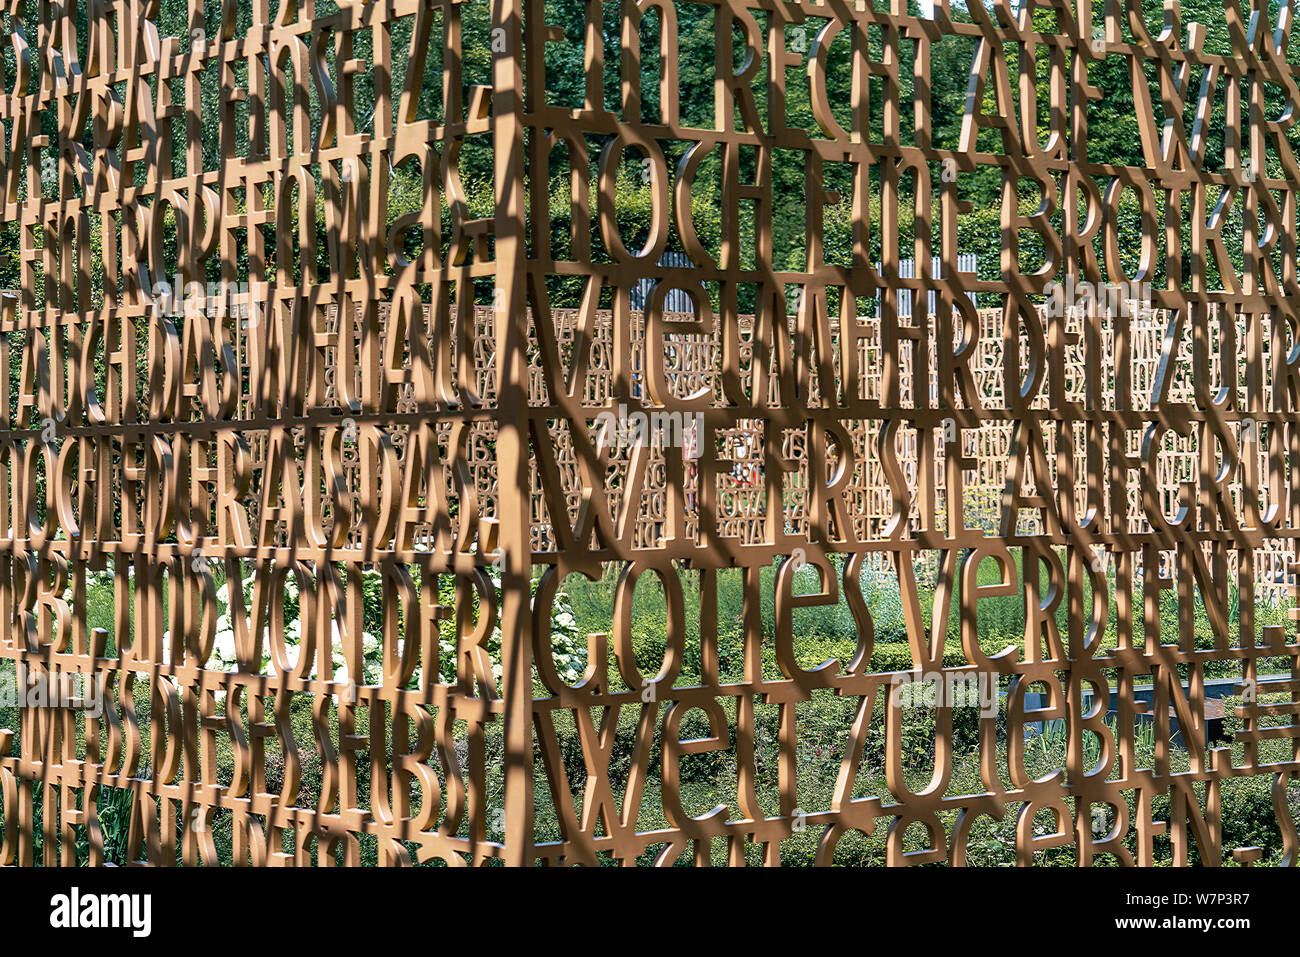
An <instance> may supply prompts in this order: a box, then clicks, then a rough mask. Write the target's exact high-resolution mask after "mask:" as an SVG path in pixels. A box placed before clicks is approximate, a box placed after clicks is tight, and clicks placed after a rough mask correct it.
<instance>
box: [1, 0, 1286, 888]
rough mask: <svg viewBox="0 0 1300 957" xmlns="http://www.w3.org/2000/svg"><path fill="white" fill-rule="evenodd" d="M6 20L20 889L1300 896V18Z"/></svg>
mask: <svg viewBox="0 0 1300 957" xmlns="http://www.w3.org/2000/svg"><path fill="white" fill-rule="evenodd" d="M3 17H4V21H5V27H6V32H7V34H8V44H7V49H5V50H4V51H3V53H2V54H0V74H2V78H3V79H2V82H3V86H4V88H5V96H4V97H3V99H0V124H2V125H3V131H2V133H3V137H2V138H3V143H4V146H3V147H2V148H3V149H4V150H5V157H6V162H5V164H4V167H3V169H4V184H5V196H4V205H3V213H2V214H0V251H5V252H6V254H7V257H8V258H7V260H6V261H5V262H4V263H2V264H0V276H9V277H11V278H10V279H9V280H7V281H6V282H5V285H6V286H8V287H10V291H6V292H4V293H3V294H2V295H0V330H2V331H3V339H2V341H0V370H3V372H4V374H5V375H6V376H7V377H8V380H7V381H8V388H7V391H6V398H5V402H4V403H3V405H2V406H0V480H2V481H3V482H4V484H5V486H6V489H7V492H8V502H9V508H8V510H7V511H6V513H5V515H6V519H5V522H4V525H3V528H2V529H0V535H2V536H3V541H2V542H0V616H3V620H4V625H5V627H4V630H3V633H2V634H0V659H3V665H4V667H3V669H0V679H3V681H0V684H2V685H3V688H0V692H3V693H4V695H5V697H4V698H3V700H0V728H3V730H0V785H2V787H0V806H2V808H3V843H2V845H0V863H5V864H12V863H16V864H20V865H31V864H36V863H45V864H74V863H90V864H101V863H105V862H110V861H111V862H115V863H129V864H188V865H194V864H201V863H202V864H216V863H232V862H234V863H248V864H258V865H268V864H296V865H311V864H316V865H354V864H362V863H378V864H381V865H389V864H399V863H428V862H439V861H441V862H445V863H448V864H456V865H463V864H485V863H490V862H493V861H502V862H505V863H507V864H515V865H521V864H538V863H544V864H588V865H592V864H638V863H643V864H646V863H653V864H660V865H667V864H674V863H678V862H694V863H696V864H708V863H715V864H723V863H725V864H732V865H743V864H780V863H792V862H806V863H818V864H829V863H843V862H850V863H862V862H867V861H870V862H873V863H884V864H890V865H910V864H922V863H929V862H941V861H947V862H950V863H952V864H955V865H962V864H968V863H969V864H976V863H995V862H1000V861H1002V860H1003V858H999V857H996V855H995V854H994V852H993V851H990V850H989V847H991V846H993V847H995V849H996V848H1005V849H1006V850H1005V859H1006V860H1009V861H1013V862H1015V863H1019V864H1026V865H1028V864H1034V863H1036V862H1039V863H1042V862H1045V861H1061V860H1065V861H1067V862H1077V863H1079V864H1090V863H1093V861H1094V860H1095V859H1096V858H1098V857H1099V856H1105V857H1108V858H1109V859H1113V860H1115V861H1118V862H1120V863H1124V864H1149V863H1152V862H1156V861H1162V860H1169V861H1172V862H1173V863H1175V864H1187V863H1196V862H1199V863H1204V864H1215V863H1219V862H1221V861H1223V860H1226V859H1231V858H1232V857H1233V856H1234V855H1235V857H1236V859H1237V860H1239V861H1243V862H1245V863H1254V862H1255V861H1256V860H1259V859H1260V858H1261V854H1260V852H1259V851H1258V850H1256V849H1254V848H1240V847H1235V846H1233V843H1232V841H1231V840H1230V839H1227V838H1225V821H1224V815H1225V813H1226V812H1225V807H1227V806H1228V805H1230V804H1231V800H1230V799H1231V797H1232V795H1234V794H1236V793H1238V791H1239V789H1240V788H1242V787H1248V786H1250V785H1252V784H1255V783H1259V784H1261V785H1262V786H1263V788H1264V791H1265V792H1266V806H1267V807H1269V808H1270V809H1271V813H1272V816H1273V823H1272V827H1273V828H1274V832H1275V837H1276V840H1275V842H1274V845H1275V846H1273V847H1271V848H1270V849H1269V850H1268V853H1269V855H1270V856H1269V862H1272V863H1286V864H1294V863H1295V862H1296V856H1297V846H1298V840H1297V831H1296V826H1295V823H1294V820H1293V817H1292V811H1291V808H1293V807H1294V806H1295V794H1296V790H1297V788H1298V787H1300V782H1296V781H1295V778H1296V775H1297V772H1298V771H1300V751H1298V750H1297V748H1298V747H1300V745H1298V744H1297V741H1300V724H1297V714H1300V703H1297V699H1298V698H1300V684H1298V682H1300V670H1298V669H1300V662H1298V659H1297V656H1298V655H1300V637H1298V636H1297V632H1296V622H1295V618H1296V616H1295V615H1294V614H1289V613H1288V609H1289V608H1290V606H1291V605H1292V604H1293V603H1294V602H1295V600H1296V597H1297V595H1298V594H1300V590H1298V589H1297V587H1296V585H1295V577H1296V573H1297V570H1298V569H1297V565H1296V553H1295V548H1294V544H1293V543H1294V542H1295V540H1296V537H1297V535H1300V485H1298V484H1297V480H1296V478H1295V475H1296V461H1297V459H1298V458H1300V417H1298V415H1297V403H1298V402H1300V348H1297V345H1296V343H1297V341H1298V339H1297V337H1298V336H1300V322H1298V320H1300V280H1298V279H1297V254H1296V235H1297V230H1296V210H1297V204H1296V200H1297V192H1298V191H1300V166H1297V163H1296V159H1295V153H1294V152H1293V148H1294V147H1295V146H1296V145H1297V141H1296V137H1295V136H1294V135H1293V131H1292V130H1291V124H1292V122H1293V121H1294V115H1295V111H1296V110H1298V109H1300V90H1298V89H1297V85H1296V84H1297V79H1298V78H1300V58H1298V57H1297V55H1296V53H1295V51H1294V50H1292V49H1291V48H1290V47H1289V46H1288V41H1289V31H1290V26H1291V20H1290V17H1289V14H1288V13H1287V12H1286V11H1285V10H1284V12H1283V14H1282V17H1283V19H1281V20H1280V21H1279V22H1277V23H1274V22H1273V21H1272V20H1271V19H1270V14H1269V13H1268V11H1267V7H1265V8H1264V9H1252V8H1248V7H1247V8H1243V7H1241V6H1239V5H1238V4H1237V3H1236V2H1235V0H1227V2H1226V5H1225V9H1224V18H1225V19H1224V21H1220V22H1218V23H1216V24H1215V32H1214V34H1213V38H1209V36H1208V34H1207V29H1206V27H1204V26H1202V25H1199V24H1196V23H1191V22H1184V18H1183V17H1182V16H1181V15H1180V13H1179V9H1178V7H1177V6H1176V5H1172V6H1170V7H1168V8H1166V9H1165V10H1164V11H1163V13H1162V12H1160V11H1158V10H1155V11H1153V10H1152V9H1147V10H1146V11H1145V12H1144V11H1143V9H1142V7H1141V4H1140V3H1139V0H1125V2H1124V3H1119V2H1115V3H1108V4H1100V3H1092V2H1090V0H1052V2H1044V0H1025V2H1021V3H1019V4H1013V3H1012V2H1011V0H992V2H990V3H989V4H987V5H983V4H980V3H971V4H970V5H969V6H963V5H961V4H952V3H950V2H949V0H930V2H929V3H921V4H920V5H918V4H917V3H911V4H908V3H905V2H903V0H621V2H617V3H610V2H601V0H388V2H386V3H383V4H379V3H372V2H360V0H337V2H331V0H302V2H290V0H286V2H284V3H280V4H276V5H272V4H271V3H269V2H268V0H226V2H224V3H218V4H215V5H214V4H212V3H204V2H203V0H188V2H186V0H174V2H165V0H96V2H93V3H87V4H79V3H77V2H75V0H70V2H66V3H63V4H61V5H60V4H49V3H45V2H38V0H6V2H5V3H4V6H3ZM1162 19H1163V24H1164V25H1163V28H1161V29H1156V28H1155V27H1153V25H1152V24H1153V23H1154V24H1156V25H1157V26H1158V25H1159V24H1160V23H1161V22H1162ZM1225 24H1226V29H1225ZM941 63H942V64H943V65H944V66H943V67H942V68H941V67H940V66H939V64H941ZM954 65H955V66H954ZM954 70H955V72H954ZM1117 77H1118V78H1120V79H1121V80H1122V82H1121V86H1122V87H1123V90H1117V89H1115V88H1114V81H1115V78H1117ZM1103 80H1104V82H1103ZM1108 84H1109V85H1108ZM1118 92H1123V94H1124V95H1125V96H1126V97H1127V96H1128V95H1130V94H1131V97H1132V99H1131V104H1132V106H1131V109H1129V110H1128V112H1129V113H1130V114H1132V115H1130V116H1129V117H1128V118H1127V120H1126V122H1128V123H1129V124H1131V125H1130V126H1128V127H1125V128H1126V129H1130V130H1132V131H1134V136H1133V137H1132V139H1133V142H1132V143H1130V144H1126V146H1125V148H1131V149H1132V150H1133V151H1134V155H1138V156H1141V157H1142V161H1143V165H1141V166H1135V165H1122V164H1117V163H1113V162H1110V161H1109V160H1106V161H1103V159H1099V158H1098V155H1099V154H1098V153H1097V152H1096V151H1093V152H1090V149H1089V138H1090V131H1091V132H1092V134H1093V137H1094V138H1095V137H1096V136H1097V134H1098V133H1099V132H1106V130H1105V128H1104V126H1103V119H1102V118H1101V117H1103V116H1111V117H1113V114H1114V111H1113V110H1111V111H1110V112H1108V113H1099V112H1098V111H1099V110H1102V109H1103V108H1104V107H1105V105H1106V104H1107V103H1108V102H1109V99H1110V98H1111V97H1113V96H1115V95H1116V94H1117V93H1118ZM954 103H955V106H954V105H953V104H954ZM1134 115H1135V119H1134ZM1216 124H1217V125H1216ZM1211 156H1212V157H1213V158H1214V162H1210V160H1209V157H1211ZM981 184H983V185H982V186H981ZM977 187H978V188H979V189H985V190H986V191H988V193H989V195H992V196H994V197H996V198H995V199H994V200H992V201H991V205H990V203H989V202H987V201H986V202H985V203H983V206H984V207H985V208H979V205H978V204H976V203H975V202H973V201H972V198H971V197H972V196H974V195H977V193H978V189H977ZM990 212H991V213H992V218H989V217H988V216H985V218H984V219H983V220H979V221H980V222H984V223H989V224H992V225H991V231H986V232H985V233H979V232H978V230H975V229H974V227H973V226H972V223H975V222H976V220H978V219H979V217H980V215H981V214H985V213H990ZM979 236H984V237H985V239H984V240H980V239H979ZM972 237H974V238H972ZM989 243H992V244H993V245H992V248H988V244H989ZM968 256H973V257H974V258H975V259H976V260H978V265H977V267H975V268H974V271H972V268H970V267H968V266H967V265H965V264H964V263H965V259H964V257H968ZM913 303H915V305H916V308H913ZM922 307H924V308H922ZM602 616H603V619H602ZM1007 622H1010V624H1009V625H1006V627H1003V625H1004V624H1006V623H1007ZM1225 722H1226V723H1227V724H1228V726H1229V728H1230V730H1229V731H1227V732H1224V733H1223V734H1222V735H1221V734H1220V732H1223V725H1224V723H1225ZM1225 737H1226V738H1230V739H1231V740H1229V741H1225ZM1053 749H1055V750H1053ZM1288 799H1290V800H1288ZM973 836H978V837H979V840H975V838H974V837H973Z"/></svg>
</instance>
